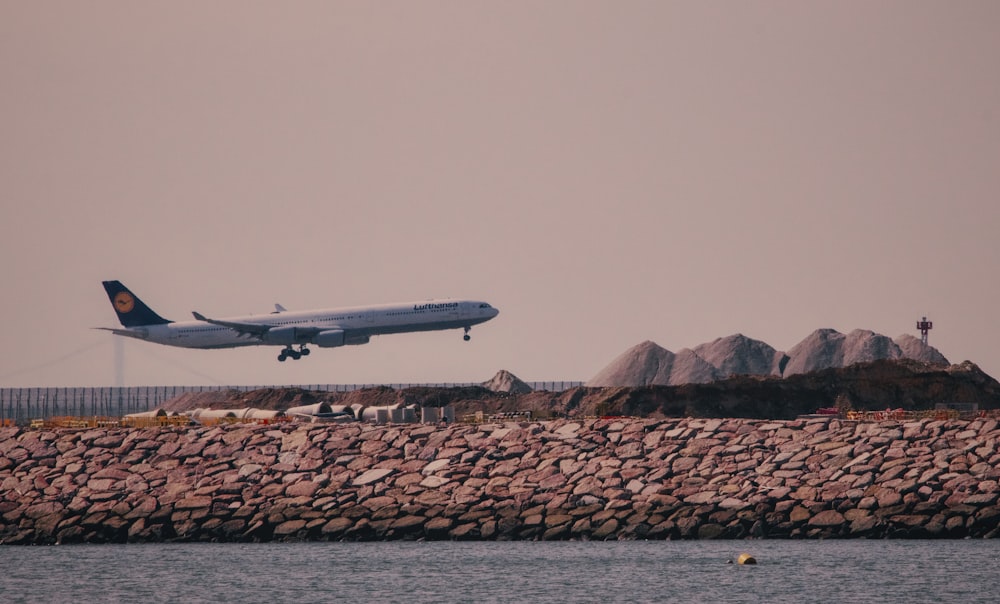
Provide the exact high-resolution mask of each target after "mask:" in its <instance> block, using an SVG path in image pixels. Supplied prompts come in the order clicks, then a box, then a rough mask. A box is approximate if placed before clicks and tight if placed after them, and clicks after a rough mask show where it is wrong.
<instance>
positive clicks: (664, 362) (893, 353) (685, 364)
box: [587, 329, 948, 387]
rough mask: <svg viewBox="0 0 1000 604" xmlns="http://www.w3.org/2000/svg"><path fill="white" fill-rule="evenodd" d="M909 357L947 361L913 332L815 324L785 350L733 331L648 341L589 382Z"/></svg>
mask: <svg viewBox="0 0 1000 604" xmlns="http://www.w3.org/2000/svg"><path fill="white" fill-rule="evenodd" d="M903 358H911V359H914V360H918V361H922V362H928V363H934V364H940V365H947V364H948V360H947V359H946V358H945V357H944V355H942V354H941V353H940V352H938V351H937V350H936V349H934V348H932V347H930V346H925V345H924V344H923V343H922V342H920V341H919V340H917V339H916V338H913V337H912V336H900V337H899V338H897V339H896V341H893V340H892V339H890V338H888V337H886V336H884V335H881V334H878V333H875V332H874V331H871V330H866V329H855V330H854V331H852V332H851V333H849V334H847V335H844V334H842V333H840V332H839V331H837V330H835V329H817V330H816V331H814V332H812V333H811V334H809V335H808V336H807V337H806V338H805V339H804V340H802V341H801V342H799V343H798V344H796V345H795V346H793V347H792V349H791V350H789V351H788V353H787V354H786V353H784V352H780V351H778V350H775V349H774V348H773V347H772V346H770V345H768V344H767V343H765V342H761V341H760V340H754V339H752V338H748V337H746V336H744V335H743V334H735V335H731V336H727V337H725V338H717V339H715V340H713V341H712V342H708V343H705V344H700V345H698V346H695V347H694V348H693V349H683V350H681V351H680V352H678V353H676V354H675V353H673V352H671V351H669V350H667V349H666V348H663V347H662V346H659V345H658V344H656V343H655V342H651V341H646V342H643V343H641V344H639V345H637V346H633V347H632V348H630V349H628V350H626V351H625V352H624V353H622V354H621V355H619V356H618V357H617V358H616V359H615V360H613V361H612V362H611V363H610V364H609V365H608V366H607V367H605V368H604V369H602V370H601V371H600V372H598V374H597V375H595V376H594V377H593V378H591V379H590V381H588V382H587V386H592V387H608V386H632V387H635V386H659V385H664V386H678V385H681V384H706V383H710V382H714V381H717V380H720V379H725V378H728V377H731V376H736V375H761V376H783V377H789V376H792V375H797V374H801V373H810V372H813V371H821V370H823V369H830V368H838V367H847V366H849V365H853V364H855V363H867V362H871V361H877V360H895V359H903Z"/></svg>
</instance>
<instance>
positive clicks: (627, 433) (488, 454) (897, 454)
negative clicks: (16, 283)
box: [0, 418, 1000, 544]
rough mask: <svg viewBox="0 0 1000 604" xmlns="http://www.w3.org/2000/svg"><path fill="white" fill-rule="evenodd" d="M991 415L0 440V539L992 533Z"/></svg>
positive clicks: (997, 505) (291, 429) (96, 433)
mask: <svg viewBox="0 0 1000 604" xmlns="http://www.w3.org/2000/svg"><path fill="white" fill-rule="evenodd" d="M998 443H1000V428H998V422H997V420H995V419H976V420H970V421H964V420H947V421H943V420H919V421H913V422H880V423H868V422H854V421H848V420H840V419H833V418H815V419H799V420H783V421H770V420H752V419H696V418H667V419H635V418H612V419H587V420H572V419H569V420H566V419H562V420H554V421H547V422H538V423H529V422H525V423H506V424H480V425H463V424H457V425H420V424H416V425H384V426H375V425H366V424H339V425H338V424H285V425H278V426H246V425H231V426H214V427H182V428H181V427H178V428H147V429H127V428H96V429H77V430H72V429H66V430H28V429H22V428H0V543H2V544H52V543H125V542H175V541H189V542H196V541H219V542H263V541H310V540H316V541H321V540H345V541H383V540H404V539H405V540H416V539H425V540H539V539H544V540H606V539H715V538H722V539H746V538H764V539H782V538H792V539H824V538H966V537H972V538H984V537H985V538H995V537H997V536H1000V528H998V525H1000V502H998V498H1000V486H998V479H1000V451H998Z"/></svg>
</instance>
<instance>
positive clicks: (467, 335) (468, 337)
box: [462, 327, 472, 342]
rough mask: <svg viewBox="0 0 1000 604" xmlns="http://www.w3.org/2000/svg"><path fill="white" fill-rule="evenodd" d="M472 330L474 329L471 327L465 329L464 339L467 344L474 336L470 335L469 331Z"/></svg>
mask: <svg viewBox="0 0 1000 604" xmlns="http://www.w3.org/2000/svg"><path fill="white" fill-rule="evenodd" d="M470 329H472V328H471V327H466V328H465V335H464V336H462V339H463V340H465V341H466V342H468V341H469V340H471V339H472V336H470V335H469V330H470Z"/></svg>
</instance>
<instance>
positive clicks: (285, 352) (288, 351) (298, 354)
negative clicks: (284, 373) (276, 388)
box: [278, 344, 309, 363]
mask: <svg viewBox="0 0 1000 604" xmlns="http://www.w3.org/2000/svg"><path fill="white" fill-rule="evenodd" d="M305 356H309V349H308V348H306V347H305V345H304V344H303V345H302V346H299V349H298V350H295V349H293V348H292V347H291V346H285V347H284V348H283V349H282V350H281V354H279V355H278V360H279V361H281V362H282V363H284V362H285V359H287V358H291V359H292V360H293V361H297V360H299V359H301V358H302V357H305Z"/></svg>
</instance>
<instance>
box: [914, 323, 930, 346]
mask: <svg viewBox="0 0 1000 604" xmlns="http://www.w3.org/2000/svg"><path fill="white" fill-rule="evenodd" d="M932 327H934V324H933V323H931V322H930V321H928V320H927V317H924V318H923V319H922V320H920V321H917V329H919V330H920V341H921V342H922V343H923V345H924V346H927V332H928V331H930V330H931V328H932Z"/></svg>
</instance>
